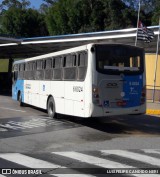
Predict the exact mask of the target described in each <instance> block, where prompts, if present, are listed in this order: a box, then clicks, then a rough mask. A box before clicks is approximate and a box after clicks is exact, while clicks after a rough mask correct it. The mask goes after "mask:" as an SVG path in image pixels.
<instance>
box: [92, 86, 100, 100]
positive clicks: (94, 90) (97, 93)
mask: <svg viewBox="0 0 160 177" xmlns="http://www.w3.org/2000/svg"><path fill="white" fill-rule="evenodd" d="M92 93H93V97H94V98H99V92H98V88H97V87H93V90H92Z"/></svg>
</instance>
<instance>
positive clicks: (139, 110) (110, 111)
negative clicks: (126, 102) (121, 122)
mask: <svg viewBox="0 0 160 177" xmlns="http://www.w3.org/2000/svg"><path fill="white" fill-rule="evenodd" d="M145 113H146V105H145V104H144V105H141V106H137V107H129V108H102V107H98V106H94V109H93V112H92V117H107V116H117V115H128V114H133V115H136V114H145Z"/></svg>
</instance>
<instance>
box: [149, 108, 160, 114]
mask: <svg viewBox="0 0 160 177" xmlns="http://www.w3.org/2000/svg"><path fill="white" fill-rule="evenodd" d="M146 114H151V115H160V110H154V109H147V110H146Z"/></svg>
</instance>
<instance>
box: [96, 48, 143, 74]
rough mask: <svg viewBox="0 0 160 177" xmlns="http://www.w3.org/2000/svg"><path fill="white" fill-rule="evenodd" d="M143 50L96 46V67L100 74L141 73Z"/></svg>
mask: <svg viewBox="0 0 160 177" xmlns="http://www.w3.org/2000/svg"><path fill="white" fill-rule="evenodd" d="M143 55H144V54H143V49H140V48H137V47H132V48H131V47H130V46H127V45H97V46H96V65H97V67H96V68H97V71H98V72H100V73H104V74H105V73H111V74H114V73H119V72H120V73H122V72H124V73H137V72H138V73H139V72H143Z"/></svg>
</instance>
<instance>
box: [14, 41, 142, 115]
mask: <svg viewBox="0 0 160 177" xmlns="http://www.w3.org/2000/svg"><path fill="white" fill-rule="evenodd" d="M144 62H145V60H144V50H143V49H142V48H138V47H135V46H129V45H123V44H100V43H99V44H98V43H97V44H96V43H95V44H87V45H83V46H80V47H75V48H71V49H67V50H63V51H59V52H54V53H50V54H46V55H41V56H37V57H33V58H28V59H24V60H19V61H16V62H14V64H13V87H12V97H13V99H14V100H18V101H19V102H20V105H23V104H24V103H26V104H29V105H33V106H35V107H39V108H42V109H46V110H47V111H48V114H49V116H50V117H55V116H56V115H57V113H59V114H66V115H72V116H79V117H102V116H112V115H123V114H143V113H145V111H146V102H145V100H146V93H145V92H146V91H145V90H146V89H145V82H146V79H145V63H144Z"/></svg>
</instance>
